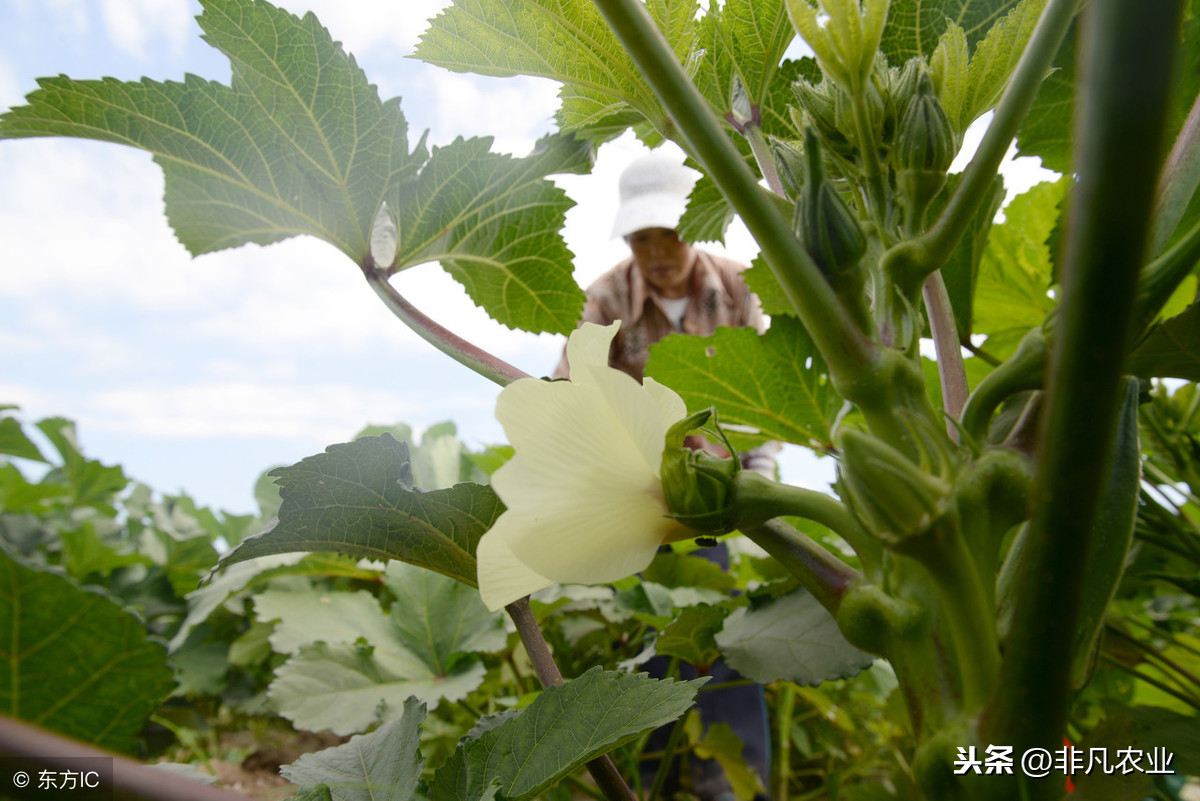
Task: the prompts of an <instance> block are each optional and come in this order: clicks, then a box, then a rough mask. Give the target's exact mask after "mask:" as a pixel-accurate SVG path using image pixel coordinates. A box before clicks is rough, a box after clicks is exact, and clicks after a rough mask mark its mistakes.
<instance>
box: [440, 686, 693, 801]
mask: <svg viewBox="0 0 1200 801" xmlns="http://www.w3.org/2000/svg"><path fill="white" fill-rule="evenodd" d="M705 681H706V679H701V680H698V681H672V680H670V679H667V680H663V681H660V680H655V679H651V678H648V677H646V676H644V675H641V676H633V675H630V674H628V673H618V672H605V671H602V670H601V669H600V668H599V667H595V668H592V669H591V670H589V671H587V672H586V673H584V674H583V675H582V676H580V677H579V678H577V679H574V680H572V681H569V682H567V683H566V684H565V685H563V686H561V687H548V688H547V689H545V690H544V691H543V692H542V693H541V694H540V695H539V696H538V697H537V699H536V700H534V702H533V703H532V704H530V705H529V706H528V707H526V708H525V709H523V710H521V711H520V712H519V713H516V714H512V713H508V714H506V715H504V716H503V717H502V718H501V719H500V720H499V721H493V722H491V723H489V724H488V726H487V727H486V728H484V730H482V731H474V732H472V733H471V734H470V735H468V736H467V738H466V739H464V740H463V741H461V742H460V743H459V747H458V750H457V751H455V753H454V755H453V756H452V757H451V758H450V759H449V760H448V761H447V762H446V764H445V765H443V766H442V767H441V768H439V769H438V770H437V772H436V773H435V774H434V777H433V781H432V782H431V783H430V788H429V789H430V795H431V797H433V798H436V799H438V801H451V800H452V799H453V800H454V801H459V800H461V801H475V800H476V799H480V798H482V797H484V796H485V793H486V792H487V790H488V788H489V787H493V786H495V785H496V784H498V786H499V792H500V794H502V795H503V796H504V797H505V798H509V799H514V801H515V799H524V798H532V797H534V796H536V795H537V794H538V793H540V792H542V791H543V790H545V789H546V788H547V787H550V786H551V785H552V784H554V783H555V782H556V781H558V780H559V779H561V778H562V777H563V776H565V775H567V774H568V773H571V772H573V771H574V770H575V769H576V768H578V767H579V766H580V765H582V764H584V763H585V762H587V761H589V760H592V759H595V758H596V757H598V756H600V755H601V754H605V753H607V752H609V751H611V750H612V749H614V748H617V747H619V746H621V745H623V744H625V743H627V742H629V741H630V740H633V739H634V738H636V737H637V736H638V735H640V734H641V733H642V732H645V731H648V730H650V729H653V728H657V727H658V726H662V725H664V724H667V723H670V722H671V721H673V720H675V719H676V718H678V717H679V716H680V715H682V714H683V713H684V712H686V711H687V709H688V708H689V707H690V706H691V705H692V701H693V700H694V699H695V697H696V692H697V690H699V688H700V685H702V684H703V683H704V682H705Z"/></svg>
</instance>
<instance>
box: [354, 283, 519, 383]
mask: <svg viewBox="0 0 1200 801" xmlns="http://www.w3.org/2000/svg"><path fill="white" fill-rule="evenodd" d="M362 271H363V275H364V276H365V277H366V279H367V283H368V284H370V285H371V289H373V290H375V294H376V295H378V296H379V299H380V300H382V301H383V305H385V306H387V307H388V311H390V312H391V313H392V314H394V315H396V316H397V317H398V318H400V320H401V322H403V323H404V324H405V325H407V326H408V327H409V328H411V329H412V330H413V331H415V332H416V333H417V335H418V336H419V337H421V339H423V340H425V341H426V342H428V343H429V344H431V345H433V346H434V347H435V348H437V349H438V350H440V351H441V352H442V353H444V354H446V355H447V356H449V357H450V358H452V359H454V360H455V361H457V362H459V363H460V364H464V365H466V366H467V367H470V368H471V369H472V370H474V371H475V372H477V373H479V374H480V375H481V376H483V377H484V378H486V379H488V380H490V381H495V382H496V383H497V384H499V385H500V386H502V387H504V386H508V385H509V384H511V383H512V382H514V381H516V380H517V379H519V378H529V377H530V376H529V374H528V373H526V372H525V371H524V370H520V369H518V368H516V367H513V366H512V365H511V364H509V363H508V362H506V361H504V360H503V359H499V358H497V357H495V356H493V355H492V354H490V353H488V352H487V351H485V350H483V349H482V348H480V347H478V346H477V345H472V344H471V343H470V342H467V341H466V340H465V339H463V338H462V337H460V336H459V335H458V334H455V333H454V332H453V331H450V330H449V329H447V328H445V327H443V326H441V325H439V324H438V323H436V322H434V321H433V320H432V319H430V318H429V317H427V316H425V315H424V314H423V313H421V311H420V310H419V309H417V307H416V306H413V305H412V304H411V303H409V302H408V300H407V299H406V298H405V297H404V296H403V295H401V294H400V293H399V292H397V291H396V288H395V287H394V286H392V284H391V282H389V281H388V277H387V274H386V273H384V272H383V271H382V270H378V269H376V268H375V267H374V265H373V264H370V263H368V264H364V265H362Z"/></svg>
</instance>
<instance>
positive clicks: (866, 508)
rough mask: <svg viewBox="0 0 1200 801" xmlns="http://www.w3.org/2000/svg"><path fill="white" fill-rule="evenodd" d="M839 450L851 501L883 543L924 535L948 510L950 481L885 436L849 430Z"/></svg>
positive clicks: (845, 486)
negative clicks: (927, 468) (888, 442)
mask: <svg viewBox="0 0 1200 801" xmlns="http://www.w3.org/2000/svg"><path fill="white" fill-rule="evenodd" d="M839 448H840V449H841V451H842V465H841V470H840V483H841V484H842V486H843V487H844V488H845V491H846V494H847V500H849V501H850V503H851V508H852V509H853V510H854V511H855V512H856V513H857V514H858V515H859V517H860V519H861V520H862V522H863V524H864V525H866V527H867V528H868V529H869V530H870V531H871V532H872V533H873V534H875V536H876V537H878V538H879V539H880V540H881V541H882V542H884V543H887V544H889V545H899V544H901V543H903V542H904V541H905V540H907V539H909V538H910V537H913V536H915V535H918V534H922V533H924V532H925V531H928V530H929V528H930V526H932V525H933V523H934V521H935V520H937V519H938V518H939V517H941V516H942V514H943V513H944V512H945V511H946V508H947V506H948V505H949V498H950V489H951V488H950V485H949V484H948V483H947V482H945V481H943V480H942V479H941V478H938V477H935V476H932V475H929V474H928V473H926V472H925V471H924V470H922V469H921V467H920V466H918V465H917V464H915V463H914V462H912V461H911V460H910V459H909V458H908V457H907V456H905V455H904V454H902V453H901V452H900V451H898V450H896V449H895V448H893V447H892V446H891V445H889V444H887V443H886V442H884V441H883V440H881V439H879V438H877V437H875V436H873V435H871V434H868V433H865V432H863V431H857V430H855V429H846V430H844V431H842V433H841V436H840V442H839Z"/></svg>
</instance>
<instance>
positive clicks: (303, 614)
mask: <svg viewBox="0 0 1200 801" xmlns="http://www.w3.org/2000/svg"><path fill="white" fill-rule="evenodd" d="M384 583H385V585H386V586H387V587H388V588H389V589H390V590H391V591H392V593H393V594H395V596H396V599H395V602H394V603H393V604H392V605H391V609H390V612H389V613H385V612H384V611H383V608H382V607H381V605H380V603H379V601H378V599H376V597H375V596H373V595H372V594H371V593H368V592H366V591H362V590H360V591H358V592H343V591H332V592H326V593H322V594H318V593H314V592H311V591H307V590H306V591H303V592H294V591H285V590H266V591H264V592H261V593H259V594H258V595H256V596H255V599H254V613H255V616H256V617H257V618H258V620H259V621H261V622H264V623H266V622H271V621H275V630H274V631H273V632H272V633H271V635H270V638H269V639H270V643H271V647H272V648H273V649H274V650H275V651H277V652H279V653H286V654H289V655H290V658H289V659H288V661H287V662H286V663H285V664H284V665H283V666H282V667H280V668H279V669H278V670H277V671H276V678H275V680H274V681H273V682H272V683H271V686H270V688H269V689H268V696H269V698H270V699H271V702H272V703H273V704H274V705H275V707H276V709H277V710H278V711H279V713H280V714H282V715H283V716H284V717H286V718H288V719H289V720H292V721H293V722H294V723H295V724H296V725H297V726H300V727H302V728H307V729H314V730H316V729H329V730H331V731H334V732H336V733H338V734H348V733H351V732H356V731H362V730H364V729H366V728H368V727H369V726H371V725H372V724H374V723H375V722H377V721H389V720H392V719H394V718H395V717H396V716H397V715H398V714H400V710H401V706H402V702H403V701H404V699H406V698H408V697H409V696H416V697H417V698H419V699H421V700H422V701H425V702H426V703H428V704H430V705H436V704H437V703H438V702H439V701H440V700H441V699H443V698H446V699H450V700H458V699H460V698H463V697H464V696H466V694H467V693H469V692H470V691H472V690H474V689H475V688H477V687H478V686H479V683H480V682H481V681H482V680H483V676H484V673H485V669H484V667H483V665H482V664H481V663H480V662H479V660H478V659H477V658H475V654H476V653H477V652H481V651H482V652H495V651H498V650H502V649H503V648H504V646H505V644H506V643H507V637H506V635H505V632H504V628H503V624H502V622H501V615H500V614H499V613H491V612H489V611H488V610H487V609H486V608H485V607H484V606H483V602H482V601H481V600H480V599H479V593H477V592H475V591H474V590H473V589H471V588H469V587H466V586H464V585H463V584H461V583H459V582H457V581H453V580H452V579H449V578H447V577H445V576H440V575H438V574H436V573H432V572H430V571H428V570H423V569H421V568H418V567H413V566H411V565H405V564H397V563H393V564H391V565H389V566H388V569H387V573H386V575H385V578H384Z"/></svg>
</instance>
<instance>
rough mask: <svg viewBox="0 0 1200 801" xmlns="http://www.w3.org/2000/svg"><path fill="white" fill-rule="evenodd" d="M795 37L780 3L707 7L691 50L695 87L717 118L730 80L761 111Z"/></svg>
mask: <svg viewBox="0 0 1200 801" xmlns="http://www.w3.org/2000/svg"><path fill="white" fill-rule="evenodd" d="M795 38H796V32H795V30H794V29H793V28H792V24H791V22H790V21H789V20H788V16H787V9H786V6H785V5H784V3H783V0H726V2H724V3H722V4H721V5H720V6H719V7H715V4H714V5H712V6H710V7H709V11H708V13H706V14H705V15H704V17H703V18H702V20H701V23H700V31H699V36H698V37H697V42H696V46H695V52H696V53H697V54H698V56H699V58H698V62H699V63H698V64H697V66H696V68H695V72H694V74H693V80H694V81H695V83H696V88H697V89H699V90H700V93H701V94H702V95H704V97H705V99H706V100H708V102H709V103H710V104H711V105H712V107H713V109H714V110H715V111H716V112H717V113H718V114H721V115H724V114H725V113H726V112H728V111H729V110H730V98H731V97H732V95H733V81H735V80H736V81H737V82H738V83H739V84H740V85H741V87H742V88H743V89H744V91H745V92H746V94H747V96H748V97H749V99H750V102H751V103H752V104H754V105H755V106H764V105H766V104H767V103H768V98H769V97H770V94H771V92H772V85H773V83H774V80H775V77H776V75H777V73H778V72H779V69H780V62H781V61H782V60H783V54H784V52H785V51H786V50H787V48H788V45H790V44H791V43H792V40H793V39H795Z"/></svg>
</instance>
